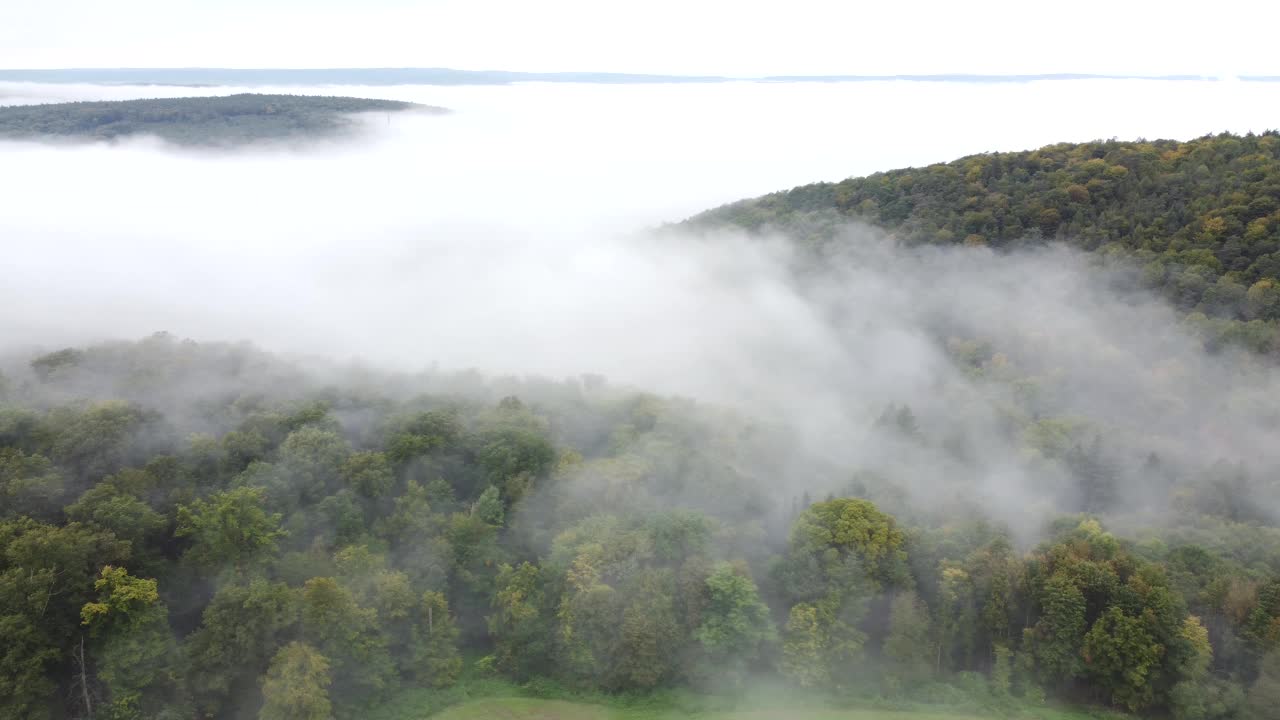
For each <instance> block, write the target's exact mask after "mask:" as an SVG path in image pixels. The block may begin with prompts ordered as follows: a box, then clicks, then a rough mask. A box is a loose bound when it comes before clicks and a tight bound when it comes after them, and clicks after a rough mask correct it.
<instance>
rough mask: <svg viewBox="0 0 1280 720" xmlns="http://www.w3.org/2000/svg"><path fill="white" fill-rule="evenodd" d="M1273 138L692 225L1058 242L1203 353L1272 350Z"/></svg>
mask: <svg viewBox="0 0 1280 720" xmlns="http://www.w3.org/2000/svg"><path fill="white" fill-rule="evenodd" d="M1278 198H1280V134H1277V133H1276V132H1275V131H1269V132H1264V133H1262V134H1260V135H1254V134H1248V135H1244V136H1239V135H1233V134H1230V133H1223V134H1221V135H1213V136H1205V137H1202V138H1199V139H1196V140H1190V141H1187V142H1177V141H1172V140H1156V141H1142V140H1140V141H1135V142H1129V141H1117V140H1110V141H1097V142H1091V143H1061V144H1057V145H1050V146H1047V147H1043V148H1040V149H1037V150H1032V151H1027V152H1004V153H986V154H982V155H974V156H970V157H966V158H961V159H959V160H956V161H953V162H949V163H938V164H935V165H929V166H927V167H922V168H909V169H905V170H894V171H891V172H883V173H875V174H872V175H868V176H866V177H860V178H850V179H848V180H844V181H842V182H838V183H816V184H813V185H806V186H803V187H797V188H795V189H792V190H789V191H786V192H780V193H775V194H772V195H767V196H765V197H762V198H758V199H755V200H746V201H742V202H739V203H734V204H731V205H727V206H724V207H722V208H718V209H716V210H713V211H710V212H707V213H704V214H702V215H700V216H697V217H696V218H694V219H693V220H692V223H693V224H695V225H715V224H717V223H731V224H733V225H738V226H742V227H746V228H750V229H761V228H773V229H777V230H779V231H786V232H790V233H794V234H796V235H799V236H801V237H802V238H804V239H806V240H808V241H809V242H812V243H817V244H823V243H826V242H829V241H830V240H831V239H832V238H833V237H834V236H835V234H836V233H838V231H839V229H840V228H841V227H842V226H843V224H844V223H845V222H847V220H848V219H849V218H858V219H861V220H864V221H866V222H870V223H873V224H875V225H877V226H880V227H884V228H886V229H888V230H890V231H892V233H893V234H894V236H895V237H898V238H901V239H902V240H903V241H905V242H909V243H923V244H940V245H948V244H961V243H962V244H965V245H971V246H972V245H986V246H990V247H993V248H1000V249H1012V248H1017V247H1024V246H1027V245H1037V244H1040V243H1043V242H1045V241H1053V240H1057V241H1065V242H1068V243H1070V244H1072V245H1073V246H1076V247H1080V248H1082V249H1085V250H1089V251H1093V252H1097V253H1098V254H1099V255H1100V256H1103V257H1105V258H1107V259H1110V260H1115V259H1122V260H1124V261H1125V262H1127V263H1131V264H1132V265H1133V266H1135V267H1136V268H1138V272H1139V273H1140V276H1141V283H1142V284H1143V285H1145V286H1146V287H1148V288H1152V289H1155V290H1157V291H1159V292H1160V294H1161V295H1163V296H1164V297H1166V298H1167V299H1168V300H1169V301H1170V302H1171V303H1172V304H1173V305H1174V306H1175V307H1177V308H1178V309H1179V310H1181V311H1182V312H1184V313H1187V314H1188V319H1189V320H1190V321H1191V322H1192V323H1193V324H1194V325H1195V326H1196V327H1197V329H1198V330H1199V332H1200V333H1201V334H1202V336H1203V338H1204V342H1205V344H1206V345H1207V346H1208V347H1210V348H1217V347H1220V346H1222V345H1227V344H1230V345H1238V346H1242V347H1246V348H1249V349H1251V350H1254V351H1256V352H1260V353H1268V352H1272V351H1274V350H1275V349H1276V348H1277V343H1276V331H1277V327H1278V325H1277V321H1278V320H1280V289H1278V288H1280V279H1278V278H1280V199H1278Z"/></svg>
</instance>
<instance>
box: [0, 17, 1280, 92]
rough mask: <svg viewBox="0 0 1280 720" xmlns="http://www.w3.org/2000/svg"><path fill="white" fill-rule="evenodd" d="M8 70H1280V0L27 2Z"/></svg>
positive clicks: (8, 27)
mask: <svg viewBox="0 0 1280 720" xmlns="http://www.w3.org/2000/svg"><path fill="white" fill-rule="evenodd" d="M6 5H7V7H5V9H4V11H3V13H2V15H3V18H2V21H0V68H70V67H81V68H101V67H234V68H245V67H451V68H462V69H477V70H478V69H502V70H520V71H534V72H549V71H569V70H579V71H599V72H648V73H671V74H720V75H731V76H753V75H777V74H928V73H986V74H1022V73H1053V72H1082V73H1100V74H1139V75H1162V74H1195V75H1242V74H1243V75H1252V74H1280V54H1277V53H1275V52H1274V44H1273V38H1272V34H1273V29H1274V28H1275V27H1278V26H1280V3H1267V2H1259V1H1258V0H1220V1H1219V2H1214V3H1206V2H1185V1H1183V0H1173V1H1168V2H1160V3H1148V2H1116V1H1115V0H1075V1H1073V2H1070V3H1043V2H1025V1H1016V0H975V1H971V2H954V1H948V0H916V1H914V2H893V3H884V2H874V3H870V2H848V1H846V2H836V1H831V0H827V1H821V0H790V1H789V2H786V3H780V2H776V1H771V2H760V1H757V0H698V1H697V2H691V1H689V0H644V1H643V2H641V1H638V0H615V1H612V2H599V0H540V1H539V2H529V1H528V0H116V1H115V2H110V3H105V2H101V0H39V1H38V2H36V1H25V0H17V1H15V2H10V3H6Z"/></svg>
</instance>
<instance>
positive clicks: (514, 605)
mask: <svg viewBox="0 0 1280 720" xmlns="http://www.w3.org/2000/svg"><path fill="white" fill-rule="evenodd" d="M545 603H546V599H545V595H544V584H543V578H542V573H541V571H540V569H539V568H538V566H536V565H534V564H532V563H528V562H525V563H521V564H520V565H518V566H512V565H506V564H504V565H502V566H500V567H499V568H498V577H497V579H496V581H495V583H494V594H493V603H492V607H493V613H492V614H491V615H490V616H489V618H488V625H489V637H490V638H492V639H493V650H494V665H495V666H496V667H497V668H498V669H499V670H501V671H502V672H504V673H508V674H510V675H511V676H513V677H515V678H516V679H521V680H523V679H526V678H529V677H531V676H533V675H535V674H537V672H538V671H540V670H542V669H543V668H545V667H547V666H548V660H549V656H550V652H551V645H550V643H549V642H548V641H549V640H550V636H551V635H552V632H551V625H550V624H549V623H548V622H547V619H546V617H545V609H544V606H545Z"/></svg>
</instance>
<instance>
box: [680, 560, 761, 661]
mask: <svg viewBox="0 0 1280 720" xmlns="http://www.w3.org/2000/svg"><path fill="white" fill-rule="evenodd" d="M706 593H707V598H706V604H705V605H704V606H703V607H702V611H701V617H702V622H701V624H699V625H698V627H697V628H696V629H695V630H694V633H693V636H694V638H695V639H696V640H697V641H698V643H699V644H700V645H701V647H702V652H703V655H704V656H705V660H704V661H703V662H700V663H699V665H702V666H705V667H706V668H707V670H709V671H710V673H709V674H711V673H713V674H716V675H718V676H720V677H722V678H725V679H727V680H728V681H729V682H730V683H731V684H733V685H740V684H741V683H742V681H743V679H745V673H746V670H747V668H748V667H749V666H750V665H751V663H753V662H754V661H755V660H756V659H757V658H758V657H759V656H760V653H761V651H762V650H763V649H764V647H765V646H766V645H767V644H769V643H771V642H773V640H774V639H775V637H776V631H775V629H774V626H773V620H772V618H770V617H769V608H768V606H766V605H765V604H764V603H763V602H762V601H761V600H760V594H759V591H758V590H757V588H756V584H755V582H753V581H752V580H751V576H750V575H748V574H747V571H746V569H745V568H741V567H736V566H734V565H731V564H729V563H721V564H719V565H717V566H716V567H715V569H713V570H712V572H711V574H710V575H708V576H707V579H706Z"/></svg>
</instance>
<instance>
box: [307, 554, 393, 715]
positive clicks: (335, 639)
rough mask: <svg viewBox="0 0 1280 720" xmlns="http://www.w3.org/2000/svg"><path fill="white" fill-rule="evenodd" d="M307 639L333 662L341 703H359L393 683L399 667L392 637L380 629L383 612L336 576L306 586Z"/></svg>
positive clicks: (378, 693) (336, 690)
mask: <svg viewBox="0 0 1280 720" xmlns="http://www.w3.org/2000/svg"><path fill="white" fill-rule="evenodd" d="M301 620H302V625H301V630H302V638H303V640H304V641H305V642H306V643H307V644H309V645H311V646H313V647H315V648H316V649H317V650H319V651H320V652H321V653H322V654H323V655H324V656H325V657H326V658H327V659H328V660H329V662H330V663H331V664H332V666H333V675H334V694H335V696H336V697H338V698H339V701H340V703H341V704H344V705H345V704H358V703H361V702H366V701H369V700H372V699H375V698H377V697H380V696H381V695H382V693H383V692H384V691H385V690H386V689H387V688H388V687H389V685H390V682H391V680H392V678H393V676H394V673H395V667H394V664H393V663H392V660H391V656H390V654H389V653H388V650H387V640H386V638H385V637H384V636H383V635H382V633H380V632H378V627H377V613H376V611H374V610H373V609H372V608H366V607H361V606H360V605H359V604H357V603H356V600H355V597H354V596H353V595H352V593H351V591H350V590H348V589H347V588H346V587H344V586H343V585H342V584H341V583H339V582H338V581H337V580H335V579H333V578H328V577H314V578H311V579H310V580H308V581H307V582H306V583H305V584H304V585H303V586H302V605H301Z"/></svg>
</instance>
